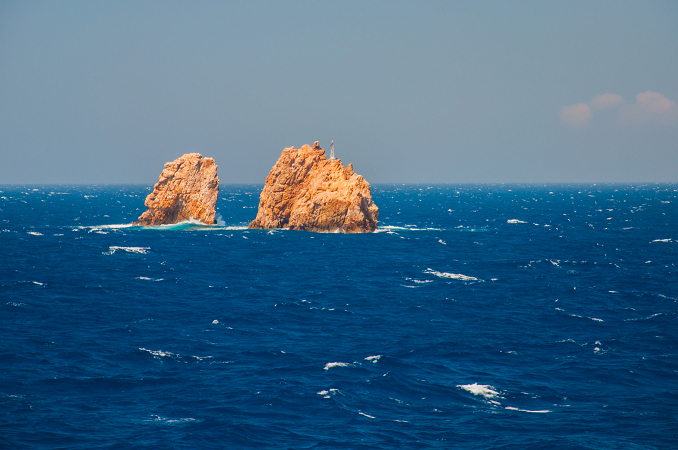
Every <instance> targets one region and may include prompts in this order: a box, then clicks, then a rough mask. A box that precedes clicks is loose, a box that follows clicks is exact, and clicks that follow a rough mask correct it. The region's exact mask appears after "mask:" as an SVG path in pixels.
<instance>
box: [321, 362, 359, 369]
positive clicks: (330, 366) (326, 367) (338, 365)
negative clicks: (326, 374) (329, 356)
mask: <svg viewBox="0 0 678 450" xmlns="http://www.w3.org/2000/svg"><path fill="white" fill-rule="evenodd" d="M332 367H353V364H350V363H344V362H330V363H327V364H325V370H330V369H331V368H332Z"/></svg>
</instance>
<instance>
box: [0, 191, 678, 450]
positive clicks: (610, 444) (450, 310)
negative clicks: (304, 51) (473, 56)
mask: <svg viewBox="0 0 678 450" xmlns="http://www.w3.org/2000/svg"><path fill="white" fill-rule="evenodd" d="M262 187H263V186H262V185H222V186H221V192H220V198H219V201H218V203H217V208H218V210H217V214H218V223H217V224H216V225H204V224H201V223H198V222H186V223H180V224H176V225H169V226H157V227H135V226H133V225H132V222H133V221H134V220H135V219H136V218H137V217H138V216H139V215H140V214H141V213H142V212H143V211H144V210H145V207H144V199H145V197H146V196H147V195H148V194H149V193H150V191H151V189H152V188H151V186H137V185H124V186H113V185H106V186H104V185H96V186H82V185H74V186H69V185H52V186H42V185H27V186H19V185H11V186H8V185H3V186H0V448H2V449H432V448H441V449H573V450H574V449H576V450H584V449H631V450H639V449H647V450H649V449H653V450H654V449H676V448H678V266H677V264H678V184H459V185H451V184H450V185H423V184H422V185H417V184H404V185H403V184H377V185H373V186H372V195H373V199H374V201H375V203H376V204H377V206H378V207H379V210H380V214H379V228H378V230H377V232H375V233H368V234H338V233H325V234H323V233H312V232H303V231H291V230H285V229H279V230H249V229H248V228H247V224H248V223H249V221H251V220H252V219H254V217H255V216H256V213H257V207H258V201H259V194H260V192H261V189H262Z"/></svg>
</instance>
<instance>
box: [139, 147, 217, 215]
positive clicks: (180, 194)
mask: <svg viewBox="0 0 678 450" xmlns="http://www.w3.org/2000/svg"><path fill="white" fill-rule="evenodd" d="M218 198H219V177H218V176H217V165H216V164H215V163H214V159H212V158H203V157H202V155H201V154H200V153H187V154H185V155H184V156H182V157H181V158H178V159H175V160H174V161H172V162H168V163H166V164H165V170H163V171H162V173H161V174H160V178H159V181H158V182H157V183H156V185H155V186H154V187H153V192H151V193H150V194H148V197H146V202H145V203H144V204H145V205H146V206H148V211H146V212H145V213H143V214H142V215H141V216H139V221H137V222H134V225H143V226H147V225H164V224H172V223H179V222H183V221H185V220H190V219H196V220H199V221H200V222H202V223H205V224H213V223H216V221H215V219H214V215H215V211H214V206H215V205H216V203H217V199H218Z"/></svg>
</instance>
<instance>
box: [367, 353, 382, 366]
mask: <svg viewBox="0 0 678 450" xmlns="http://www.w3.org/2000/svg"><path fill="white" fill-rule="evenodd" d="M381 356H382V355H375V356H368V357H367V358H365V361H372V362H373V363H375V364H376V363H377V361H379V358H381Z"/></svg>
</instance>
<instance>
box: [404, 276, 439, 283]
mask: <svg viewBox="0 0 678 450" xmlns="http://www.w3.org/2000/svg"><path fill="white" fill-rule="evenodd" d="M405 279H406V280H407V281H412V282H414V283H417V284H426V283H433V280H417V279H416V278H408V277H405Z"/></svg>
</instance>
